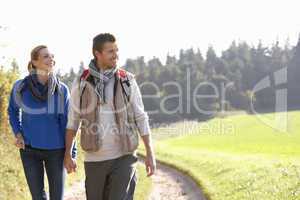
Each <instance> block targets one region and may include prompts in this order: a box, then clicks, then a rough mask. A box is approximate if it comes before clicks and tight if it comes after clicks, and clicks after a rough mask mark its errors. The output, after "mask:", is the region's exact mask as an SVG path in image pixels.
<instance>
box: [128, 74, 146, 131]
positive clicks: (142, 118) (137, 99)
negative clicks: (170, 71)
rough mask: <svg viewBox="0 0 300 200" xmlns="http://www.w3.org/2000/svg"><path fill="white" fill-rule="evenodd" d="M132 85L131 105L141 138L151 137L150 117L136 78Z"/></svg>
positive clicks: (132, 80)
mask: <svg viewBox="0 0 300 200" xmlns="http://www.w3.org/2000/svg"><path fill="white" fill-rule="evenodd" d="M130 83H131V95H130V98H131V99H130V103H131V105H132V109H133V112H134V118H135V121H136V124H137V127H138V130H139V133H140V135H141V136H144V135H150V134H151V129H150V125H149V117H148V114H147V112H146V111H145V109H144V103H143V99H142V94H141V91H140V88H139V86H138V84H137V82H136V80H135V78H133V79H131V80H130Z"/></svg>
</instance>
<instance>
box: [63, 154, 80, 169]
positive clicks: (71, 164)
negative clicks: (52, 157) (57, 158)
mask: <svg viewBox="0 0 300 200" xmlns="http://www.w3.org/2000/svg"><path fill="white" fill-rule="evenodd" d="M64 166H65V168H66V170H67V172H68V174H70V173H72V172H76V168H77V164H76V159H74V158H72V156H71V155H70V154H65V158H64Z"/></svg>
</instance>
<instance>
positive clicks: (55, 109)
mask: <svg viewBox="0 0 300 200" xmlns="http://www.w3.org/2000/svg"><path fill="white" fill-rule="evenodd" d="M22 83H24V79H23V80H18V81H16V83H15V84H14V86H13V89H12V91H11V95H10V100H9V106H8V115H9V122H10V125H11V127H12V130H13V133H14V134H15V135H16V134H17V133H21V134H22V135H23V137H24V141H25V144H27V145H30V146H32V147H34V148H39V149H46V150H52V149H60V148H64V147H65V132H66V126H67V121H68V118H67V116H68V109H69V98H70V93H69V89H68V87H67V86H66V85H65V84H64V83H62V82H60V89H59V90H56V92H55V93H54V94H53V95H52V97H51V98H50V99H48V100H46V101H40V100H37V99H36V98H34V97H33V95H32V94H31V91H30V90H29V87H27V86H26V83H24V85H25V86H24V87H23V90H22V92H21V93H20V94H21V95H18V94H19V92H18V90H19V89H20V84H22ZM43 87H47V86H43V85H42V84H40V83H38V89H39V90H42V89H43ZM18 97H19V99H21V102H22V104H23V105H22V104H20V103H18V102H20V101H18ZM72 152H73V156H75V154H76V147H75V145H74V147H73V151H72Z"/></svg>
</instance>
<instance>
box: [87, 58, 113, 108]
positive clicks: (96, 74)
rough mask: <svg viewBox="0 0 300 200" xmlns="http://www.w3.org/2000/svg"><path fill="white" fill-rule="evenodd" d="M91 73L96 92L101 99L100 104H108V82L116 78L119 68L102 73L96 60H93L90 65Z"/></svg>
mask: <svg viewBox="0 0 300 200" xmlns="http://www.w3.org/2000/svg"><path fill="white" fill-rule="evenodd" d="M89 69H90V73H91V75H92V76H93V78H94V80H95V92H96V94H97V95H98V97H99V99H100V103H101V104H104V103H106V100H105V87H106V85H107V83H108V81H109V80H110V79H111V78H113V77H114V75H115V73H116V72H117V70H118V68H117V67H114V68H112V69H109V70H105V71H104V72H102V71H100V70H99V69H98V68H97V66H96V61H95V59H92V60H91V62H90V64H89Z"/></svg>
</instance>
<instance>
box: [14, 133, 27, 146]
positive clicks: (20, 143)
mask: <svg viewBox="0 0 300 200" xmlns="http://www.w3.org/2000/svg"><path fill="white" fill-rule="evenodd" d="M15 145H16V147H18V148H20V149H25V143H24V138H23V136H22V134H21V133H17V134H16V140H15Z"/></svg>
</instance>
